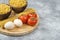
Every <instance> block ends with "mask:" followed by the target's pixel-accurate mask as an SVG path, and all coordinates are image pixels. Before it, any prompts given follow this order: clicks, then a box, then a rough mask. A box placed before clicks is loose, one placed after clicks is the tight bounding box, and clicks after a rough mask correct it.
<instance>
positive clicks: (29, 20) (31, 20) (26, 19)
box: [18, 12, 37, 26]
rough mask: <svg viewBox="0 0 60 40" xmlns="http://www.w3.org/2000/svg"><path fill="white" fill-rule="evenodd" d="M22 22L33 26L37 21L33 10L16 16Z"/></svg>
mask: <svg viewBox="0 0 60 40" xmlns="http://www.w3.org/2000/svg"><path fill="white" fill-rule="evenodd" d="M18 18H19V19H20V20H22V22H23V23H24V24H28V25H31V26H34V25H35V24H36V23H37V14H36V13H35V12H33V13H28V14H22V15H21V16H19V17H18Z"/></svg>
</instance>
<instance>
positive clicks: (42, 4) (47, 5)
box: [0, 0, 60, 40]
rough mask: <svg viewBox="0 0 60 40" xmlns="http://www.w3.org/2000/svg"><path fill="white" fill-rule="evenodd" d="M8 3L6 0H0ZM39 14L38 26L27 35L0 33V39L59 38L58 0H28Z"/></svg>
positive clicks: (53, 39)
mask: <svg viewBox="0 0 60 40" xmlns="http://www.w3.org/2000/svg"><path fill="white" fill-rule="evenodd" d="M0 3H8V0H0ZM28 7H31V8H35V9H36V12H37V14H39V16H40V22H39V25H38V28H37V29H36V30H35V31H34V32H32V33H30V34H27V35H24V36H20V37H10V36H5V35H2V34H0V40H60V0H28Z"/></svg>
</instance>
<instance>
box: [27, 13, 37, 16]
mask: <svg viewBox="0 0 60 40" xmlns="http://www.w3.org/2000/svg"><path fill="white" fill-rule="evenodd" d="M28 16H29V17H37V14H36V13H29V14H28Z"/></svg>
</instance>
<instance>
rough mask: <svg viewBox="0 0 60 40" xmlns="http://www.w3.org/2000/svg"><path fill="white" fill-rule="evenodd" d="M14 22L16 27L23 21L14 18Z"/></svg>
mask: <svg viewBox="0 0 60 40" xmlns="http://www.w3.org/2000/svg"><path fill="white" fill-rule="evenodd" d="M14 24H15V25H16V26H17V27H21V26H22V25H23V22H22V21H21V20H20V19H15V20H14Z"/></svg>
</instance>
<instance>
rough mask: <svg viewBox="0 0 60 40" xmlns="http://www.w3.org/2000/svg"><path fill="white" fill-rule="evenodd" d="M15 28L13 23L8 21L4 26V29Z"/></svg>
mask: <svg viewBox="0 0 60 40" xmlns="http://www.w3.org/2000/svg"><path fill="white" fill-rule="evenodd" d="M14 27H15V25H14V23H13V22H11V21H9V22H7V23H6V24H5V25H4V28H5V29H13V28H14Z"/></svg>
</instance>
